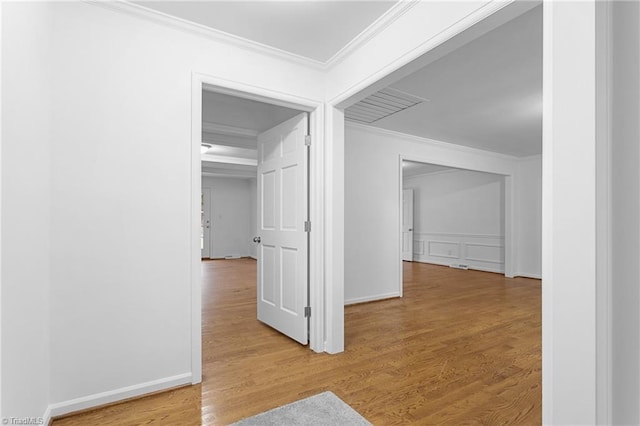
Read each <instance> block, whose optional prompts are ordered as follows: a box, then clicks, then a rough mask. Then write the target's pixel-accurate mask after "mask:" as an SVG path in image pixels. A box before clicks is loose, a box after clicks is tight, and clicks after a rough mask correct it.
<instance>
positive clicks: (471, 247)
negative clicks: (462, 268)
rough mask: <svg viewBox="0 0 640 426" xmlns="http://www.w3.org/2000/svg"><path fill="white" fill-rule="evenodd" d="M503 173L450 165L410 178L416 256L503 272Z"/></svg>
mask: <svg viewBox="0 0 640 426" xmlns="http://www.w3.org/2000/svg"><path fill="white" fill-rule="evenodd" d="M504 186H505V185H504V176H500V175H494V174H489V173H479V172H474V171H469V170H457V169H451V170H447V171H442V172H436V173H429V174H425V175H421V176H412V177H406V178H405V179H404V182H403V187H404V188H405V189H413V197H414V200H413V210H414V215H413V246H414V249H413V250H414V252H413V259H414V260H415V261H418V262H427V263H435V264H439V265H451V264H454V263H455V264H460V263H462V264H468V265H469V268H471V269H478V270H483V271H490V272H499V273H504V224H505V222H504V190H505V188H504Z"/></svg>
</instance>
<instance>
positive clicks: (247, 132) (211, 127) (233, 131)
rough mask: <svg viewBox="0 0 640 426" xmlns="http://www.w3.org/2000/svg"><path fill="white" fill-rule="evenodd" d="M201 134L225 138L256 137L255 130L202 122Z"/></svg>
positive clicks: (256, 132)
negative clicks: (218, 135)
mask: <svg viewBox="0 0 640 426" xmlns="http://www.w3.org/2000/svg"><path fill="white" fill-rule="evenodd" d="M202 132H204V133H217V134H221V135H227V136H240V137H243V138H251V139H255V138H257V137H258V131H257V130H251V129H243V128H242V127H234V126H227V125H224V124H218V123H212V122H209V121H204V122H203V123H202Z"/></svg>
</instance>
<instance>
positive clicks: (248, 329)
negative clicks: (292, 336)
mask: <svg viewBox="0 0 640 426" xmlns="http://www.w3.org/2000/svg"><path fill="white" fill-rule="evenodd" d="M255 269H256V263H255V261H254V260H251V259H240V260H216V261H207V262H203V275H204V282H203V372H204V379H203V383H202V384H201V385H198V386H189V387H185V388H180V389H175V390H172V391H168V392H163V393H159V394H156V395H152V396H149V397H145V398H140V399H136V400H133V401H129V402H125V403H121V404H116V405H112V406H109V407H105V408H101V409H98V410H93V411H88V412H85V413H81V414H78V415H75V416H70V417H66V418H62V419H58V420H56V421H54V423H53V424H54V426H69V425H83V426H86V425H141V424H153V425H201V424H202V425H225V424H229V423H232V422H235V421H237V420H239V419H241V418H244V417H247V416H252V415H255V414H258V413H260V412H262V411H265V410H268V409H271V408H274V407H277V406H280V405H283V404H286V403H289V402H292V401H295V400H298V399H301V398H304V397H307V396H311V395H313V394H316V393H319V392H322V391H325V390H330V391H332V392H333V393H335V394H336V395H337V396H338V397H340V398H341V399H342V400H344V401H345V402H346V403H348V404H349V405H351V406H352V407H353V408H354V409H355V410H357V411H358V412H359V413H360V414H362V415H363V416H364V417H366V418H367V419H368V420H369V421H370V422H372V423H373V424H374V425H395V424H410V423H413V424H421V425H429V424H448V425H449V424H450V425H461V424H490V425H494V424H523V425H533V424H540V423H541V384H540V383H541V291H540V281H538V280H531V279H525V278H516V279H506V278H504V277H503V276H501V275H497V274H492V273H485V272H477V271H462V270H456V269H450V268H447V267H442V266H434V265H428V264H421V263H408V262H405V263H404V274H405V284H404V298H402V299H390V300H386V301H380V302H373V303H367V304H361V305H354V306H347V307H346V308H345V341H346V351H345V352H344V353H342V354H339V355H327V354H315V353H312V352H311V351H309V350H308V349H307V348H306V347H303V346H300V345H298V344H297V343H295V342H293V341H291V340H289V339H287V338H286V337H284V336H282V335H280V334H279V333H277V332H275V331H273V330H271V329H270V328H269V327H267V326H264V325H262V324H260V323H259V322H258V321H256V320H255V317H256V307H255V297H256V292H255Z"/></svg>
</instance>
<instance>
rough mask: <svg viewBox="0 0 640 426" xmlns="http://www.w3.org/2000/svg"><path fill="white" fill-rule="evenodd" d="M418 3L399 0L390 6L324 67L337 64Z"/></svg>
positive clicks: (417, 1)
mask: <svg viewBox="0 0 640 426" xmlns="http://www.w3.org/2000/svg"><path fill="white" fill-rule="evenodd" d="M418 3H420V0H400V1H399V2H398V3H396V4H394V5H393V6H391V7H390V8H389V10H387V11H386V12H385V13H384V14H382V15H381V16H380V17H379V18H378V19H376V20H375V21H373V23H372V24H371V25H369V26H368V27H367V28H365V29H364V30H363V31H362V32H361V33H360V34H358V35H357V36H355V38H353V40H351V41H350V42H349V43H347V44H346V45H345V46H344V47H343V48H342V49H340V50H339V51H338V52H337V53H336V54H335V55H333V56H332V57H331V58H329V60H328V61H326V62H325V63H324V69H329V68H332V67H334V66H336V65H338V64H339V63H340V62H342V61H343V60H344V59H345V58H346V57H347V56H349V55H350V54H351V53H353V51H355V50H357V49H359V48H360V47H361V46H362V45H364V44H366V43H367V42H369V40H371V39H372V38H374V37H375V36H377V35H378V34H380V33H381V32H382V31H384V30H385V29H386V28H387V27H389V26H390V25H391V24H393V23H394V22H395V21H396V20H397V19H398V18H400V17H401V16H402V15H404V14H405V13H407V12H408V11H409V10H410V9H411V8H412V7H414V6H415V5H416V4H418Z"/></svg>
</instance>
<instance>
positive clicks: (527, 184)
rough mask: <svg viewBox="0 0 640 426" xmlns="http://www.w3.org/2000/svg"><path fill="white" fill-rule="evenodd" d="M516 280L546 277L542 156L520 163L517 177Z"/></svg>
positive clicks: (515, 224)
mask: <svg viewBox="0 0 640 426" xmlns="http://www.w3.org/2000/svg"><path fill="white" fill-rule="evenodd" d="M515 182H516V187H517V191H515V210H516V212H515V223H514V227H515V228H516V247H517V248H516V253H517V255H516V259H515V262H516V265H515V274H514V275H516V276H521V277H529V278H541V277H542V156H540V155H536V156H533V157H527V158H522V159H519V161H518V165H517V172H516V177H515Z"/></svg>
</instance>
